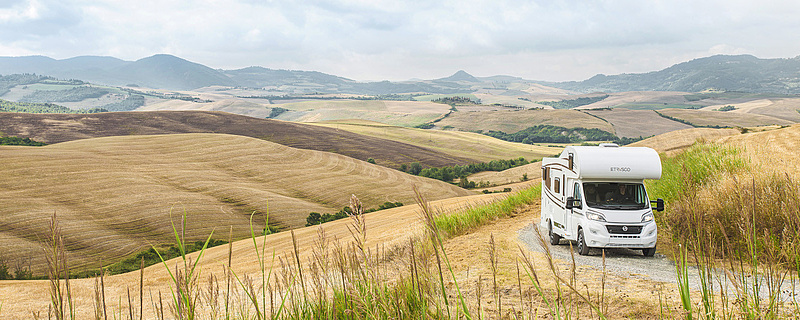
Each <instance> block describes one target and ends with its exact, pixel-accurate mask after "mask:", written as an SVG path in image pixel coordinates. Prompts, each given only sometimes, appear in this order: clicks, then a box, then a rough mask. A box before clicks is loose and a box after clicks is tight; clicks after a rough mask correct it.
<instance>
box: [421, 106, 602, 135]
mask: <svg viewBox="0 0 800 320" xmlns="http://www.w3.org/2000/svg"><path fill="white" fill-rule="evenodd" d="M539 124H546V125H551V126H559V127H566V128H587V129H592V128H597V129H600V130H604V131H608V132H611V133H614V128H613V127H612V126H611V124H610V123H608V122H606V121H604V120H601V119H598V118H595V117H593V116H591V115H588V114H585V113H583V112H580V111H576V110H552V109H539V110H519V111H488V112H453V113H452V114H450V116H448V117H447V118H444V119H442V121H439V122H437V123H436V126H437V127H446V126H452V127H454V128H456V129H458V130H461V131H476V130H483V131H489V130H494V131H503V132H505V133H514V132H517V131H520V130H523V129H526V128H530V127H533V126H535V125H539Z"/></svg>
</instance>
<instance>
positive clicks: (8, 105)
mask: <svg viewBox="0 0 800 320" xmlns="http://www.w3.org/2000/svg"><path fill="white" fill-rule="evenodd" d="M107 111H108V110H106V109H102V108H94V109H81V110H72V109H70V108H67V107H64V106H60V105H57V104H53V103H29V102H13V101H7V100H3V99H0V112H25V113H97V112H107Z"/></svg>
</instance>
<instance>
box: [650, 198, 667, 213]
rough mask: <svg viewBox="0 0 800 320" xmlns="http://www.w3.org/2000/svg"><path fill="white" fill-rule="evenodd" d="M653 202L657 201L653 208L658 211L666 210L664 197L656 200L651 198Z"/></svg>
mask: <svg viewBox="0 0 800 320" xmlns="http://www.w3.org/2000/svg"><path fill="white" fill-rule="evenodd" d="M653 202H655V203H656V207H655V208H653V209H655V210H656V211H659V212H661V211H664V199H656V200H655V201H653V200H650V203H651V204H652V203H653Z"/></svg>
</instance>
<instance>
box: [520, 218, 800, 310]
mask: <svg viewBox="0 0 800 320" xmlns="http://www.w3.org/2000/svg"><path fill="white" fill-rule="evenodd" d="M537 222H538V221H537ZM537 228H538V229H539V232H541V234H542V235H543V236H544V237H545V240H547V238H546V237H547V230H546V229H544V228H540V227H539V224H538V223H536V222H533V223H531V224H529V225H527V226H525V228H522V229H521V230H519V231H518V237H519V239H520V240H521V241H522V242H523V243H525V245H526V246H527V248H528V249H530V250H531V251H538V252H544V249H543V248H542V246H541V245H540V244H539V240H538V236H537V234H536V229H537ZM545 245H549V246H550V252H551V254H552V255H553V258H556V259H560V260H563V261H572V255H571V254H570V251H569V244H568V242H567V241H566V240H561V245H558V246H552V245H550V243H549V242H546V243H545ZM573 246H574V245H573ZM575 263H576V264H577V265H582V266H589V267H592V268H595V269H597V270H600V271H602V270H603V256H602V252H601V250H600V249H592V250H591V251H590V252H589V255H587V256H581V255H579V254H578V253H577V252H576V253H575ZM606 271H607V272H609V274H615V275H618V276H622V277H627V278H639V279H649V280H653V281H658V282H664V283H665V285H675V286H677V276H676V274H675V264H674V263H673V262H672V261H670V260H669V259H667V257H666V256H664V255H662V254H659V253H656V254H655V256H654V257H645V256H643V255H642V251H641V250H631V249H623V248H613V249H606ZM717 272H719V274H722V272H724V271H722V270H718V271H717ZM689 286H690V287H691V288H692V289H694V290H699V289H700V277H699V276H698V272H697V268H694V267H689ZM727 286H728V292H730V293H731V294H733V293H734V288H733V287H732V286H731V285H730V284H727ZM764 287H766V286H764ZM781 291H782V292H783V293H782V298H783V299H784V300H785V301H786V300H791V299H792V291H794V296H796V297H800V286H799V287H797V288H792V284H791V283H790V282H789V280H788V279H787V280H786V281H785V282H784V284H783V286H782V288H781ZM760 295H761V296H762V297H763V298H766V297H768V293H767V291H766V288H764V290H762V291H761V292H760Z"/></svg>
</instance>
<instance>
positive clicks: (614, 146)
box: [600, 143, 619, 148]
mask: <svg viewBox="0 0 800 320" xmlns="http://www.w3.org/2000/svg"><path fill="white" fill-rule="evenodd" d="M600 147H601V148H619V145H618V144H616V143H601V144H600Z"/></svg>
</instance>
